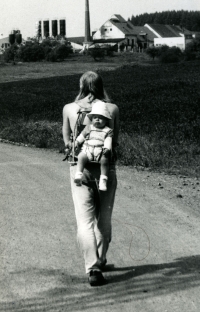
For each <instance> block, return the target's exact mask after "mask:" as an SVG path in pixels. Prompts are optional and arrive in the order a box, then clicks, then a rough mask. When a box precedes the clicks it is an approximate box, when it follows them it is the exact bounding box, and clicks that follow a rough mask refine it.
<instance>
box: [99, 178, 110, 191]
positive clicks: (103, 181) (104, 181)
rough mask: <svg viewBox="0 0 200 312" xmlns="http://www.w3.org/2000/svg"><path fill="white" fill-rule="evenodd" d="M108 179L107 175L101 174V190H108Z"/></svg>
mask: <svg viewBox="0 0 200 312" xmlns="http://www.w3.org/2000/svg"><path fill="white" fill-rule="evenodd" d="M107 180H108V177H107V176H105V175H100V180H99V190H100V191H107Z"/></svg>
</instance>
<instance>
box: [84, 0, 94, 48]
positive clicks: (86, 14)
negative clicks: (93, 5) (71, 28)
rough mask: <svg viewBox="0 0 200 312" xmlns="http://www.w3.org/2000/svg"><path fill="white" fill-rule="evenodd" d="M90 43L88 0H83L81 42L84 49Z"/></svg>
mask: <svg viewBox="0 0 200 312" xmlns="http://www.w3.org/2000/svg"><path fill="white" fill-rule="evenodd" d="M91 44H92V42H91V36H90V10H89V0H85V41H84V42H83V47H84V49H88V48H89V46H90V45H91Z"/></svg>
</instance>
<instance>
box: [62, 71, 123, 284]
mask: <svg viewBox="0 0 200 312" xmlns="http://www.w3.org/2000/svg"><path fill="white" fill-rule="evenodd" d="M98 101H101V102H104V103H106V108H107V109H108V112H109V116H110V118H111V119H109V121H108V126H109V128H111V129H112V130H113V136H112V148H113V152H114V148H115V147H116V146H117V145H118V133H119V110H118V107H117V106H116V105H115V104H111V103H110V100H109V98H108V96H107V94H106V91H105V89H104V87H103V81H102V78H101V76H100V75H99V74H97V73H95V72H91V71H89V72H86V73H85V74H83V75H82V77H81V79H80V91H79V94H78V96H77V97H76V100H75V102H73V103H70V104H67V105H65V106H64V108H63V139H64V143H65V148H66V150H68V149H69V148H70V147H71V136H72V134H74V135H75V132H76V131H75V130H76V129H75V128H76V126H77V120H78V117H79V116H80V112H81V111H87V112H91V110H92V107H93V105H94V104H95V103H97V102H98ZM83 116H84V115H83ZM90 124H91V120H90V118H88V117H87V115H86V116H85V118H82V128H84V127H85V126H87V125H90ZM78 134H80V133H78ZM73 139H74V140H75V139H76V137H75V138H73ZM76 172H77V162H76V161H75V163H73V164H72V165H71V166H70V178H71V191H72V197H73V202H74V208H75V216H76V221H77V239H78V243H79V246H80V248H81V250H82V252H83V257H84V261H85V271H86V273H87V274H88V281H89V283H90V285H91V286H100V285H103V284H105V283H106V280H105V278H104V276H103V274H102V269H103V267H104V266H105V265H106V262H107V259H106V254H107V251H108V247H109V243H110V242H111V217H112V211H113V205H114V199H115V192H116V187H117V178H116V170H115V161H114V160H113V159H111V160H110V162H109V172H108V179H107V190H106V191H101V190H99V179H100V163H99V162H96V163H94V162H89V161H88V162H87V163H86V164H85V166H84V170H83V174H82V177H81V186H80V185H79V184H77V183H75V175H76Z"/></svg>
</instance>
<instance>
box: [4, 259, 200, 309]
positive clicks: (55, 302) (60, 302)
mask: <svg viewBox="0 0 200 312" xmlns="http://www.w3.org/2000/svg"><path fill="white" fill-rule="evenodd" d="M104 275H105V276H106V278H107V279H108V284H107V285H104V286H102V287H90V285H89V284H88V282H87V279H86V277H85V276H84V275H82V276H78V275H70V273H69V272H66V271H63V270H53V269H50V270H48V269H37V268H34V269H30V270H27V271H19V272H13V273H12V277H13V278H14V279H16V280H20V278H21V277H22V276H24V278H25V279H26V280H27V283H28V282H30V283H33V281H34V282H35V284H36V286H37V287H36V288H37V291H36V292H35V293H34V294H31V295H30V296H29V298H27V299H23V300H15V299H14V298H13V300H10V301H8V302H4V303H1V305H0V311H2V312H5V311H8V312H9V311H18V312H22V311H23V312H24V311H26V312H28V311H36V312H43V311H53V312H58V311H78V310H89V309H91V311H93V309H94V308H95V307H98V308H101V307H102V308H103V307H105V306H106V307H108V306H109V305H112V306H114V305H117V304H118V303H123V302H124V303H125V302H130V301H133V300H134V301H136V300H141V299H147V298H153V297H154V296H163V295H166V294H170V293H175V292H177V291H181V290H187V289H191V288H194V287H198V286H200V255H195V256H190V257H183V258H178V259H175V260H174V261H173V262H171V263H162V264H152V265H141V266H129V267H115V266H114V265H112V264H111V265H107V266H106V268H105V273H104ZM40 279H41V280H40ZM42 281H43V284H42ZM44 281H45V283H46V286H45V287H46V289H44V288H45V287H44ZM40 282H41V283H40ZM32 286H33V285H32ZM42 286H43V287H42Z"/></svg>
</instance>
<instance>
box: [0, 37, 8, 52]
mask: <svg viewBox="0 0 200 312" xmlns="http://www.w3.org/2000/svg"><path fill="white" fill-rule="evenodd" d="M9 47H10V43H9V37H5V38H2V39H0V53H2V52H3V51H4V50H5V49H7V48H9Z"/></svg>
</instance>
